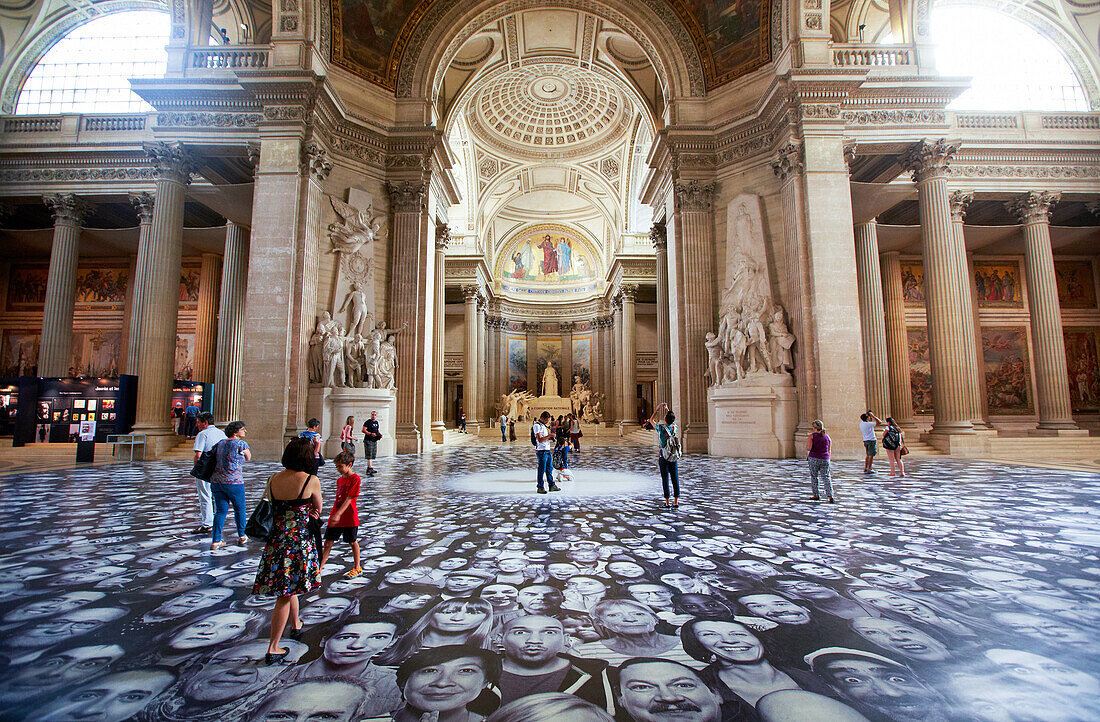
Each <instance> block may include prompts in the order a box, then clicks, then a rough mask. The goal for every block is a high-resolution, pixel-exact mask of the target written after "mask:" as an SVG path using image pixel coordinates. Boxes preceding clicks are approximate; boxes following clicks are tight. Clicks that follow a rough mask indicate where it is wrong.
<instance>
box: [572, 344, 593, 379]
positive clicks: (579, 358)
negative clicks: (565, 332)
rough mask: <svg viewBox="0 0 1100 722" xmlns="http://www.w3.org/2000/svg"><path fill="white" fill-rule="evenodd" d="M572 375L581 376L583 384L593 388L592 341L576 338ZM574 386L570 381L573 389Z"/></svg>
mask: <svg viewBox="0 0 1100 722" xmlns="http://www.w3.org/2000/svg"><path fill="white" fill-rule="evenodd" d="M572 375H573V376H580V377H581V381H582V382H584V383H585V384H586V385H587V386H588V387H589V388H591V387H592V339H590V338H575V337H574V339H573V370H572ZM572 384H573V380H572V379H570V380H569V386H570V387H572Z"/></svg>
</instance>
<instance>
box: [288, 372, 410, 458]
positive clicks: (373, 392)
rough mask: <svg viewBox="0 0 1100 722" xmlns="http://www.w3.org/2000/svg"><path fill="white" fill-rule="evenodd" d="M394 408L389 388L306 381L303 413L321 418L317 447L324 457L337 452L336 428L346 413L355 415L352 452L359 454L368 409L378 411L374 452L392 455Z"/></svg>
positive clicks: (337, 429)
mask: <svg viewBox="0 0 1100 722" xmlns="http://www.w3.org/2000/svg"><path fill="white" fill-rule="evenodd" d="M396 408H397V402H396V400H395V399H394V394H393V392H392V391H386V390H384V389H355V388H331V387H327V386H318V385H317V384H310V385H309V397H308V399H307V400H306V412H307V415H308V416H311V417H316V418H318V419H320V420H321V444H322V445H321V449H322V452H323V453H324V455H325V458H326V459H331V458H332V457H333V456H335V455H336V454H338V453H340V430H341V429H343V428H344V421H345V420H347V418H348V417H349V416H354V417H355V453H356V455H357V456H359V457H362V455H363V433H362V429H363V422H364V421H366V420H367V419H369V418H370V412H372V411H377V412H378V426H379V428H380V429H381V430H382V438H381V439H380V440H379V442H378V456H379V457H382V456H393V455H394V454H395V453H396V448H397V447H396V444H395V442H394V437H393V434H394V417H395V410H396Z"/></svg>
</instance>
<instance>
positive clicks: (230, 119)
mask: <svg viewBox="0 0 1100 722" xmlns="http://www.w3.org/2000/svg"><path fill="white" fill-rule="evenodd" d="M263 119H264V116H263V115H262V114H261V113H201V112H170V113H157V125H158V126H160V127H162V128H250V127H252V126H254V125H256V124H257V123H259V122H260V121H261V120H263Z"/></svg>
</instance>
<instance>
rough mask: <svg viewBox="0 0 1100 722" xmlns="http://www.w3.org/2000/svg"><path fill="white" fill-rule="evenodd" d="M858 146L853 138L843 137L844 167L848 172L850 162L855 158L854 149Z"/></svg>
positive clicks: (849, 171)
mask: <svg viewBox="0 0 1100 722" xmlns="http://www.w3.org/2000/svg"><path fill="white" fill-rule="evenodd" d="M858 148H859V144H858V143H856V141H855V140H854V139H853V138H845V139H844V167H845V168H847V169H848V173H849V174H850V173H851V172H852V163H854V162H855V160H856V150H857V149H858Z"/></svg>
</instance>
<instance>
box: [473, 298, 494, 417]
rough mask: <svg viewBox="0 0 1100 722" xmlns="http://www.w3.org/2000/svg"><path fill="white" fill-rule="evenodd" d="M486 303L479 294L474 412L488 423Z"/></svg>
mask: <svg viewBox="0 0 1100 722" xmlns="http://www.w3.org/2000/svg"><path fill="white" fill-rule="evenodd" d="M486 304H487V301H486V300H485V297H484V296H479V297H478V299H477V359H476V361H477V395H476V396H475V397H474V400H475V401H476V402H477V403H476V405H475V407H474V409H475V410H474V414H475V416H476V417H477V419H478V421H480V422H482V423H484V424H489V423H491V422H492V418H491V417H490V416H489V414H488V412H487V409H486V404H485V398H486V396H488V393H487V388H488V381H489V365H488V363H486V362H487V361H488V359H487V358H486V355H485V349H486V347H487V345H488V342H487V339H486V331H487V328H486V323H485V307H486Z"/></svg>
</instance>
